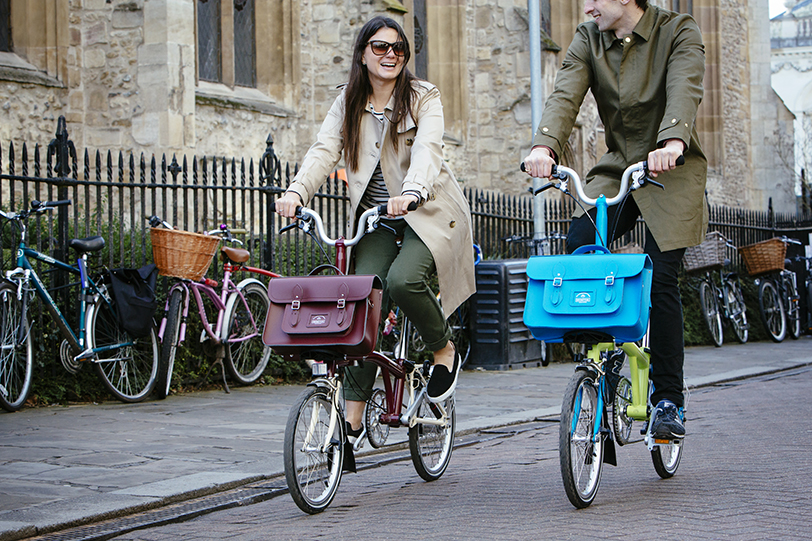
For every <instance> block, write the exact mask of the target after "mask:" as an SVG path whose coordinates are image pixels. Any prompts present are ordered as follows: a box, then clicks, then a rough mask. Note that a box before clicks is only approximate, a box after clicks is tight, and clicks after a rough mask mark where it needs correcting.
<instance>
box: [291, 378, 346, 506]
mask: <svg viewBox="0 0 812 541" xmlns="http://www.w3.org/2000/svg"><path fill="white" fill-rule="evenodd" d="M332 411H333V402H332V400H331V397H330V395H329V393H328V391H327V390H326V389H324V388H321V387H308V388H307V389H305V391H304V392H303V393H302V394H301V395H299V399H298V400H297V402H296V404H295V405H294V406H293V408H291V410H290V415H288V422H287V425H286V426H285V447H284V450H283V454H284V464H285V480H286V481H287V483H288V490H290V495H291V497H292V498H293V501H294V502H296V505H297V506H299V509H301V510H302V511H304V512H305V513H309V514H311V515H313V514H315V513H320V512H321V511H324V510H325V509H327V506H329V505H330V502H332V501H333V497H335V494H336V491H337V490H338V485H339V483H340V482H341V469H342V466H343V463H344V445H343V442H344V439H345V437H344V416H343V415H341V412H340V411H336V412H335V414H336V415H337V419H336V422H335V424H334V425H333V429H332V433H331V431H330V414H331V412H332Z"/></svg>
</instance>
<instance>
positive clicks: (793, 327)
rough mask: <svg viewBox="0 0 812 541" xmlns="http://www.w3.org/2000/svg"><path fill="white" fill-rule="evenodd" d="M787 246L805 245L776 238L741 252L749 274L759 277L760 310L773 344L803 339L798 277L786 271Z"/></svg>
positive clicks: (756, 280) (787, 239) (788, 239)
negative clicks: (788, 339)
mask: <svg viewBox="0 0 812 541" xmlns="http://www.w3.org/2000/svg"><path fill="white" fill-rule="evenodd" d="M787 244H798V245H800V244H801V242H800V241H798V240H795V239H791V238H788V237H785V236H784V237H775V238H772V239H768V240H765V241H762V242H757V243H755V244H751V245H749V246H742V247H741V248H740V249H739V252H740V253H741V254H742V257H743V258H744V263H745V265H746V266H747V272H748V273H749V274H750V275H751V276H755V277H756V278H755V283H756V285H757V286H758V307H759V315H760V316H761V322H762V323H763V324H764V328H765V329H766V331H767V334H768V335H769V336H770V339H771V340H772V341H773V342H781V341H782V340H784V338H786V336H787V335H789V337H790V338H792V339H797V338H798V337H799V336H801V306H800V296H799V295H798V285H797V277H796V276H795V273H794V272H792V271H791V270H788V269H786V268H785V265H787V264H788V263H789V261H788V260H786V259H785V257H786V253H787Z"/></svg>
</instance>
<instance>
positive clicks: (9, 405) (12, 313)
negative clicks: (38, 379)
mask: <svg viewBox="0 0 812 541" xmlns="http://www.w3.org/2000/svg"><path fill="white" fill-rule="evenodd" d="M0 302H2V306H0V348H1V349H0V406H2V407H3V409H4V410H6V411H17V410H19V409H20V408H21V407H23V404H25V401H26V399H27V398H28V392H29V391H30V390H31V374H32V372H33V362H32V359H33V353H32V347H31V337H30V335H29V331H30V329H29V326H28V320H27V318H24V316H23V313H22V308H23V303H22V302H21V301H20V300H19V299H17V290H16V288H15V287H14V286H12V285H11V284H6V283H3V284H0ZM21 326H22V332H20V331H21ZM21 337H22V340H21Z"/></svg>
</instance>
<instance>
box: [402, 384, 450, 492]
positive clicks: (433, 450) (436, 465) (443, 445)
mask: <svg viewBox="0 0 812 541" xmlns="http://www.w3.org/2000/svg"><path fill="white" fill-rule="evenodd" d="M443 410H445V413H446V423H445V424H444V425H443V424H440V423H438V424H431V423H426V422H419V421H418V422H417V424H415V425H414V426H412V427H410V428H409V452H410V453H411V455H412V463H413V464H414V469H415V470H417V474H418V475H419V476H420V477H422V478H423V479H424V480H425V481H435V480H437V479H439V478H440V477H441V476H442V475H443V473H445V470H446V468H447V467H448V463H449V462H450V461H451V451H452V450H453V447H454V432H455V429H456V426H457V414H456V411H455V410H456V408H455V404H454V395H453V394H452V395H451V396H450V397H448V398H447V399H446V400H445V401H443V402H441V403H439V404H432V403H431V402H429V400H428V398H427V397H426V396H424V397H423V399H422V400H421V402H420V406H419V407H418V408H417V411H416V412H415V415H416V416H417V418H418V419H426V420H431V421H435V420H436V421H440V420H441V419H442V418H443Z"/></svg>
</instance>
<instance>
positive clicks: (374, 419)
mask: <svg viewBox="0 0 812 541" xmlns="http://www.w3.org/2000/svg"><path fill="white" fill-rule="evenodd" d="M386 407H387V406H386V392H384V390H383V389H374V390H373V391H372V396H371V397H370V398H369V400H367V405H366V407H365V408H364V423H365V426H366V428H367V440H369V444H370V445H371V446H372V447H374V448H375V449H380V448H381V447H383V446H384V445H385V444H386V440H387V439H388V438H389V425H387V424H383V423H381V414H384V413H386Z"/></svg>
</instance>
